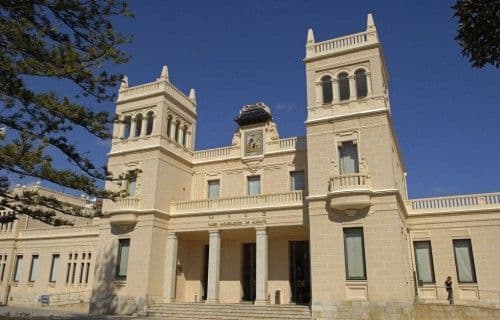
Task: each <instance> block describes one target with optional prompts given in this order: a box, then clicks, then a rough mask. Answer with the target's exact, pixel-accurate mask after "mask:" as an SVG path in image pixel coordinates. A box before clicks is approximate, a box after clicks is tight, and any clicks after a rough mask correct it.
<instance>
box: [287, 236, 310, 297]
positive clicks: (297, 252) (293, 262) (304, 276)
mask: <svg viewBox="0 0 500 320" xmlns="http://www.w3.org/2000/svg"><path fill="white" fill-rule="evenodd" d="M290 282H291V286H292V301H293V302H295V303H297V304H309V302H310V301H311V272H310V264H309V241H292V242H290Z"/></svg>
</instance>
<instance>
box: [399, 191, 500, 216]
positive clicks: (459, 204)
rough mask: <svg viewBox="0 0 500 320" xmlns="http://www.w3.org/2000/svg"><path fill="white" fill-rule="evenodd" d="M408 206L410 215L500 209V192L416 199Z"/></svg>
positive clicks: (408, 203) (410, 201) (409, 202)
mask: <svg viewBox="0 0 500 320" xmlns="http://www.w3.org/2000/svg"><path fill="white" fill-rule="evenodd" d="M406 204H407V210H408V211H409V212H410V213H432V212H447V211H461V210H481V209H486V208H492V207H496V208H499V209H500V192H497V193H482V194H470V195H460V196H449V197H435V198H423V199H414V200H408V201H407V202H406Z"/></svg>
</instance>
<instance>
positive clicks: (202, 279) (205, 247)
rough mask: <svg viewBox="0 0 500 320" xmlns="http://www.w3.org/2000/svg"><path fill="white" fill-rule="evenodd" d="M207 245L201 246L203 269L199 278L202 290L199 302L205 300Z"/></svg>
mask: <svg viewBox="0 0 500 320" xmlns="http://www.w3.org/2000/svg"><path fill="white" fill-rule="evenodd" d="M208 250H209V247H208V245H205V246H203V269H202V278H201V287H202V289H203V294H202V295H201V300H207V288H208V252H209V251H208Z"/></svg>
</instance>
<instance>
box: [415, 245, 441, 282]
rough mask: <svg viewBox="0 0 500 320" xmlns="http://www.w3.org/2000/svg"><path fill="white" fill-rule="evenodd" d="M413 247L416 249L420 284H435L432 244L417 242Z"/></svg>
mask: <svg viewBox="0 0 500 320" xmlns="http://www.w3.org/2000/svg"><path fill="white" fill-rule="evenodd" d="M413 247H414V249H415V261H416V264H417V277H418V282H419V283H420V282H421V283H435V282H436V281H435V279H434V264H433V262H432V249H431V242H430V241H415V242H413Z"/></svg>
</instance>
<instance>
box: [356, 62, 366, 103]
mask: <svg viewBox="0 0 500 320" xmlns="http://www.w3.org/2000/svg"><path fill="white" fill-rule="evenodd" d="M361 81H364V83H362V82H361ZM354 85H355V86H356V99H364V98H366V97H368V74H367V71H366V70H365V69H364V68H359V69H356V71H354ZM361 85H364V88H363V89H364V91H365V92H364V93H365V94H364V95H360V91H361V90H359V89H360V87H361Z"/></svg>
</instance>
